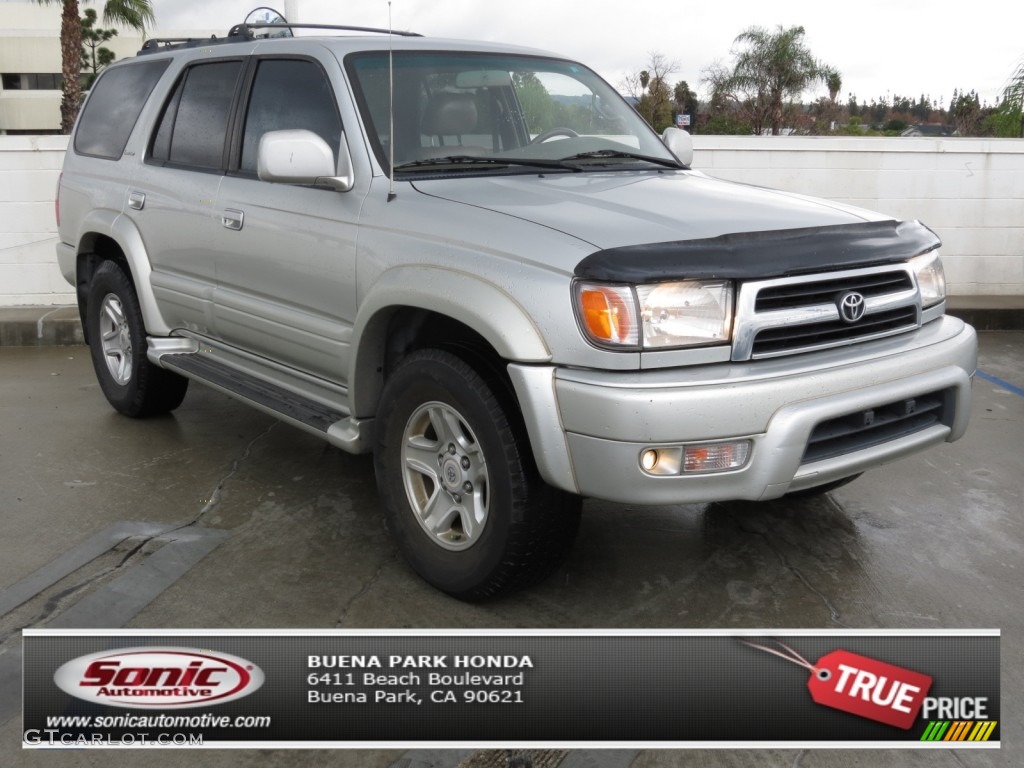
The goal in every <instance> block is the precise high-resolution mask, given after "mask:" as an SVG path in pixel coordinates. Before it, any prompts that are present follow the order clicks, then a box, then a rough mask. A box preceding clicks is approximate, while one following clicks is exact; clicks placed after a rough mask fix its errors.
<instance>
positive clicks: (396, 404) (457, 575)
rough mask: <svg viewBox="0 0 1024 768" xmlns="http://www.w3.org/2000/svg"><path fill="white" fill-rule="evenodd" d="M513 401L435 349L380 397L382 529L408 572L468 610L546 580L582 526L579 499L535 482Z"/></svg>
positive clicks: (409, 365)
mask: <svg viewBox="0 0 1024 768" xmlns="http://www.w3.org/2000/svg"><path fill="white" fill-rule="evenodd" d="M481 370H483V366H481ZM509 401H511V397H510V396H508V395H507V393H506V390H505V387H504V386H503V385H502V383H501V382H500V381H497V380H495V378H494V377H493V376H489V377H488V378H486V379H485V378H484V376H482V375H481V374H480V373H478V371H477V370H476V369H474V368H473V367H472V366H471V365H470V364H469V363H468V362H466V361H465V360H463V359H462V358H460V357H458V356H456V355H455V354H453V353H451V352H448V351H445V350H438V349H428V350H420V351H417V352H414V353H412V354H410V355H409V356H408V357H407V358H406V359H405V360H404V361H403V362H402V363H401V364H400V365H399V366H398V368H397V369H396V370H395V372H394V374H393V375H392V376H391V377H390V378H389V379H388V381H387V384H386V385H385V387H384V391H383V393H382V395H381V407H380V409H379V416H378V423H377V445H376V447H375V453H374V459H375V468H376V473H377V485H378V488H379V489H380V495H381V499H382V501H383V503H384V516H385V521H386V523H387V525H388V528H389V529H390V530H391V532H392V534H393V535H394V537H395V541H396V542H397V544H398V546H399V548H400V549H401V551H402V553H403V554H404V555H405V557H406V559H407V560H408V561H409V563H410V564H411V565H412V567H413V568H414V569H415V570H416V571H417V572H418V573H419V574H420V575H421V576H422V577H423V578H424V579H426V580H427V581H428V582H430V583H431V584H433V585H434V586H435V587H437V588H438V589H441V590H443V591H444V592H447V593H449V594H451V595H453V596H455V597H459V598H461V599H464V600H479V599H482V598H486V597H491V596H494V595H497V594H500V593H503V592H509V591H512V590H515V589H520V588H522V587H525V586H528V585H530V584H533V583H535V582H537V581H539V580H540V579H542V578H544V577H545V576H547V575H548V574H550V572H551V571H552V570H554V568H555V567H556V566H557V565H558V564H559V562H561V560H562V558H563V557H564V554H565V552H566V551H567V550H568V548H569V545H570V544H571V542H572V540H573V538H574V536H575V534H576V530H577V528H578V525H579V515H580V500H579V498H577V497H574V496H570V495H569V494H565V493H563V492H561V491H558V490H556V489H554V488H551V487H550V486H548V485H547V484H545V483H544V481H543V480H542V479H541V478H540V476H539V474H538V473H537V469H536V467H535V466H534V464H533V457H532V454H531V453H530V446H529V443H528V441H527V439H526V435H525V428H524V426H523V424H522V423H521V419H520V418H519V415H518V409H517V408H516V407H515V404H514V402H509Z"/></svg>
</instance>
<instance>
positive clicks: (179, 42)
mask: <svg viewBox="0 0 1024 768" xmlns="http://www.w3.org/2000/svg"><path fill="white" fill-rule="evenodd" d="M293 29H331V30H337V31H342V32H369V33H371V34H375V35H387V34H392V35H398V36H400V37H423V35H421V34H419V33H418V32H407V31H405V30H399V29H392V30H387V29H380V28H378V27H352V26H345V25H339V24H290V23H288V22H274V23H265V24H264V23H249V22H247V23H244V24H236V25H235V26H233V27H232V28H231V30H230V31H229V32H228V34H227V37H217V36H216V35H210V37H154V38H151V39H149V40H147V41H146V42H144V43H143V44H142V48H141V49H139V55H140V56H142V55H144V54H148V53H159V52H161V51H167V50H175V49H178V48H199V47H202V46H206V45H224V44H225V43H244V42H248V41H250V40H262V39H265V38H276V37H291V31H292V30H293ZM257 30H258V33H257ZM268 30H269V31H268ZM275 31H276V32H278V34H276V35H275V34H273V32H275ZM284 32H287V33H288V34H282V33H284Z"/></svg>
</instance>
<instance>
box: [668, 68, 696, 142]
mask: <svg viewBox="0 0 1024 768" xmlns="http://www.w3.org/2000/svg"><path fill="white" fill-rule="evenodd" d="M672 96H673V99H674V101H675V111H676V112H677V113H678V114H681V115H689V116H690V133H693V132H694V129H695V128H696V127H697V125H696V124H697V110H698V109H699V108H700V103H699V102H698V101H697V94H696V93H694V92H693V91H691V90H690V84H689V83H687V82H686V81H685V80H680V81H679V82H678V83H676V87H675V88H673V89H672Z"/></svg>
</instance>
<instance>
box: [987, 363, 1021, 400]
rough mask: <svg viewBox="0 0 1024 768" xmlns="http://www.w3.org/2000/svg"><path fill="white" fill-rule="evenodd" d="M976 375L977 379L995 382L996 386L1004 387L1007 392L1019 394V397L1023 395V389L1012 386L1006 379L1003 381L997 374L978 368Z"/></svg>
mask: <svg viewBox="0 0 1024 768" xmlns="http://www.w3.org/2000/svg"><path fill="white" fill-rule="evenodd" d="M977 376H978V378H979V379H984V380H985V381H987V382H988V383H990V384H995V385H996V386H997V387H1000V388H1002V389H1005V390H1006V391H1007V392H1012V393H1013V394H1015V395H1020V396H1021V397H1024V389H1021V388H1020V387H1017V386H1014V385H1013V384H1011V383H1010V382H1008V381H1003V380H1002V379H1000V378H999V377H998V376H993V375H992V374H991V373H985V372H984V371H983V370H981V369H980V368H979V369H978V372H977Z"/></svg>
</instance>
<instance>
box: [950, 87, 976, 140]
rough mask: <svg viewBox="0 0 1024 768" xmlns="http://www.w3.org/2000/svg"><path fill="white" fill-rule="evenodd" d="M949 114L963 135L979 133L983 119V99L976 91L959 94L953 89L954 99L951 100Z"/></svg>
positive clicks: (957, 130)
mask: <svg viewBox="0 0 1024 768" xmlns="http://www.w3.org/2000/svg"><path fill="white" fill-rule="evenodd" d="M949 116H950V118H952V120H953V125H954V126H956V132H957V133H959V134H960V135H961V136H975V135H977V130H978V126H979V124H980V123H981V120H982V117H983V115H982V111H981V100H980V99H979V98H978V94H977V93H976V92H975V91H973V90H972V91H971V92H970V93H966V92H962V93H960V94H957V92H956V91H955V90H954V91H953V99H952V100H951V101H950V102H949Z"/></svg>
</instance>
